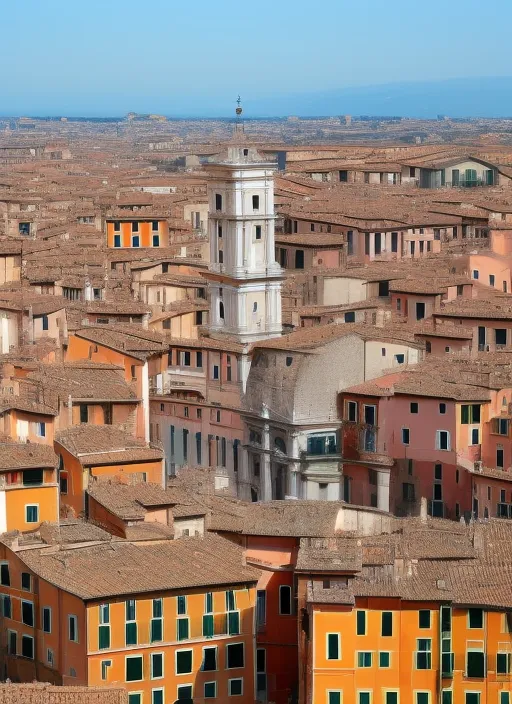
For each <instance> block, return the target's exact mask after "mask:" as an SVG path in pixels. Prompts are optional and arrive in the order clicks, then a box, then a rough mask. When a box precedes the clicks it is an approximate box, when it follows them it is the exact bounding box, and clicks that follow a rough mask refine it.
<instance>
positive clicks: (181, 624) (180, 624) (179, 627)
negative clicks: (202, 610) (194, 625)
mask: <svg viewBox="0 0 512 704" xmlns="http://www.w3.org/2000/svg"><path fill="white" fill-rule="evenodd" d="M188 638H189V622H188V617H186V618H178V619H176V639H177V640H188Z"/></svg>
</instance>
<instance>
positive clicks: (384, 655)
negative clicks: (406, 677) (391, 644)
mask: <svg viewBox="0 0 512 704" xmlns="http://www.w3.org/2000/svg"><path fill="white" fill-rule="evenodd" d="M389 662H390V657H389V653H388V652H386V651H381V652H380V653H379V667H389Z"/></svg>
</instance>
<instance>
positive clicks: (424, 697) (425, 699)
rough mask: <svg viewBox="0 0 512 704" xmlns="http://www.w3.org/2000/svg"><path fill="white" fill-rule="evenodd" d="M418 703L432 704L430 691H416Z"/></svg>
mask: <svg viewBox="0 0 512 704" xmlns="http://www.w3.org/2000/svg"><path fill="white" fill-rule="evenodd" d="M416 704H430V692H416Z"/></svg>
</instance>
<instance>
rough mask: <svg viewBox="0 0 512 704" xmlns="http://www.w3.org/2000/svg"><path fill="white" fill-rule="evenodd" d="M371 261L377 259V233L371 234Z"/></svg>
mask: <svg viewBox="0 0 512 704" xmlns="http://www.w3.org/2000/svg"><path fill="white" fill-rule="evenodd" d="M370 259H375V232H370Z"/></svg>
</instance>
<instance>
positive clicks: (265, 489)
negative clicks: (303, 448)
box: [260, 405, 272, 501]
mask: <svg viewBox="0 0 512 704" xmlns="http://www.w3.org/2000/svg"><path fill="white" fill-rule="evenodd" d="M261 415H262V417H263V418H267V419H268V415H269V414H268V408H267V406H266V405H263V409H262V412H261ZM262 439H263V450H264V451H263V452H262V453H261V470H260V471H261V499H262V501H271V500H272V468H271V462H270V425H269V423H268V422H266V423H265V424H264V426H263V438H262Z"/></svg>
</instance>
